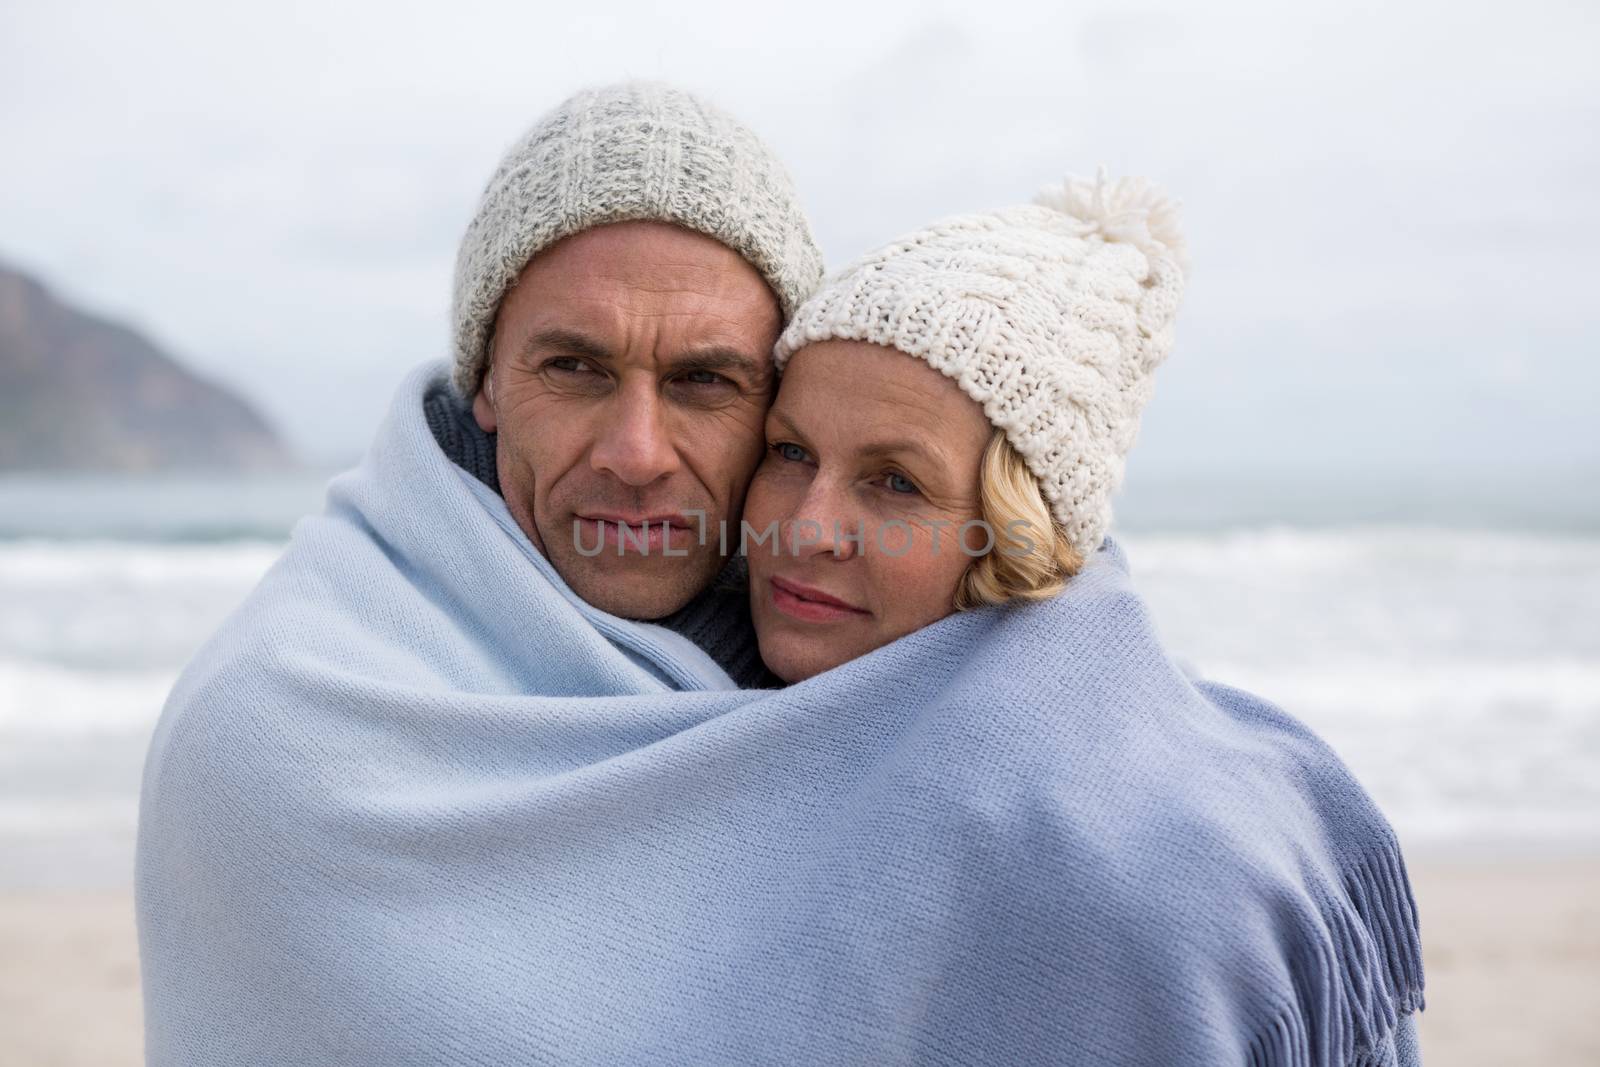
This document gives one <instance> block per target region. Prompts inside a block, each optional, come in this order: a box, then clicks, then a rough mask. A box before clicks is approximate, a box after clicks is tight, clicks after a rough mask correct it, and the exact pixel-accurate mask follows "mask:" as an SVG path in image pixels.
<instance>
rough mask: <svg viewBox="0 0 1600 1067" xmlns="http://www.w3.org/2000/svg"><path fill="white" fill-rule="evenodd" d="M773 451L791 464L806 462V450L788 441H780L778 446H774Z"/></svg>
mask: <svg viewBox="0 0 1600 1067" xmlns="http://www.w3.org/2000/svg"><path fill="white" fill-rule="evenodd" d="M772 450H773V451H774V452H776V453H777V454H778V455H779V456H781V457H783V458H784V459H786V460H788V461H789V462H790V463H804V462H805V461H806V450H805V449H803V448H801V447H800V446H799V445H796V444H790V443H789V442H787V441H780V442H779V443H778V444H775V445H773V446H772Z"/></svg>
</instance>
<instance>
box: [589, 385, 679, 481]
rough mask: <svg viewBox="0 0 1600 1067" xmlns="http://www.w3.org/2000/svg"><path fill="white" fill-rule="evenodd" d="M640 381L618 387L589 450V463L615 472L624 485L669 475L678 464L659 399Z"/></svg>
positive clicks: (603, 414)
mask: <svg viewBox="0 0 1600 1067" xmlns="http://www.w3.org/2000/svg"><path fill="white" fill-rule="evenodd" d="M644 384H645V383H639V385H638V386H637V387H634V388H624V389H619V390H618V391H617V393H616V395H615V397H614V398H613V401H612V403H611V404H609V405H607V408H608V410H606V411H604V412H602V413H601V416H600V428H599V431H598V435H597V437H596V439H595V442H594V445H593V446H592V447H591V448H590V450H589V462H590V465H591V466H592V467H593V468H594V469H595V470H597V471H606V472H607V473H609V474H612V475H614V476H615V477H616V478H617V479H618V480H619V481H621V482H623V483H624V484H625V485H630V486H635V487H642V486H646V485H649V484H650V483H652V482H654V481H656V480H657V479H659V478H662V477H665V476H666V475H669V474H672V473H674V472H675V471H677V469H678V467H679V466H680V465H681V460H680V459H679V456H678V449H677V446H676V445H674V444H673V442H672V438H671V436H670V435H669V434H668V431H667V426H666V421H665V412H663V411H662V405H661V398H660V397H659V396H658V395H657V393H656V391H655V390H654V389H653V388H646V387H643V386H644Z"/></svg>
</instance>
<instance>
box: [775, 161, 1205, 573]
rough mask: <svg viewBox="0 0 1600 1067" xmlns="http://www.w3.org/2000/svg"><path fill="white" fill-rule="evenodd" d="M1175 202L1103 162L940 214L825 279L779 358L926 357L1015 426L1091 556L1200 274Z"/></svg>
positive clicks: (1002, 425)
mask: <svg viewBox="0 0 1600 1067" xmlns="http://www.w3.org/2000/svg"><path fill="white" fill-rule="evenodd" d="M1178 206H1179V205H1178V203H1177V202H1176V201H1173V200H1171V199H1169V198H1168V197H1167V196H1166V195H1165V194H1164V193H1163V192H1162V191H1161V190H1160V189H1159V188H1158V187H1157V186H1155V185H1153V184H1152V183H1150V182H1149V181H1148V180H1146V179H1144V178H1138V177H1124V178H1117V179H1115V180H1111V179H1108V178H1107V176H1106V172H1105V168H1104V167H1101V168H1100V169H1099V172H1098V173H1097V175H1096V176H1095V178H1094V179H1093V180H1088V179H1083V178H1076V177H1069V178H1068V179H1067V180H1066V181H1065V182H1063V183H1061V184H1059V185H1054V186H1050V187H1047V188H1045V189H1044V190H1042V191H1041V192H1040V193H1039V195H1038V196H1037V197H1036V198H1035V200H1034V202H1033V203H1031V204H1026V205H1020V206H1017V207H1011V208H1006V209H1004V210H1001V211H995V212H989V213H983V214H971V215H958V216H954V217H951V218H946V219H942V220H940V221H938V222H935V223H933V224H932V225H931V226H928V227H926V228H924V229H921V230H917V231H915V232H913V233H910V234H907V235H905V236H904V237H901V238H900V239H898V240H896V241H893V242H891V243H890V244H888V245H885V246H884V247H882V248H880V249H878V250H876V251H874V252H870V253H868V254H867V255H865V256H863V257H861V258H860V259H858V260H856V261H855V262H854V263H852V264H850V265H849V266H847V267H845V268H843V269H842V270H840V271H838V272H837V273H835V274H833V275H832V276H830V277H829V278H827V279H826V280H825V281H824V282H823V284H822V287H821V288H820V289H819V290H818V291H817V292H816V293H814V294H813V295H812V296H811V298H810V299H809V300H807V301H806V302H805V303H804V304H803V305H801V307H800V309H799V310H798V311H796V312H795V314H794V317H793V318H792V319H791V320H790V322H789V325H788V327H787V328H786V329H785V330H784V332H783V334H782V336H781V337H780V338H779V339H778V344H777V348H776V351H775V352H774V361H775V362H776V364H777V366H778V369H779V370H780V371H781V370H782V369H783V366H784V365H785V364H786V363H787V362H788V360H789V358H790V357H791V356H792V355H794V353H795V352H797V351H799V350H800V349H802V348H804V347H806V346H807V345H811V344H816V343H819V342H822V341H831V340H843V341H865V342H869V343H872V344H879V345H885V346H887V347H890V348H896V349H899V350H900V351H902V352H904V353H906V354H907V355H909V356H913V357H915V358H917V359H921V360H924V361H925V362H927V363H928V364H929V365H930V366H932V367H933V368H934V369H935V370H937V371H939V372H940V373H942V374H944V375H946V376H947V377H950V378H952V379H954V380H955V381H956V383H957V384H958V385H960V386H961V388H962V390H963V391H964V392H966V393H967V395H968V396H970V397H972V399H973V400H975V401H977V402H978V403H979V404H980V405H982V407H983V412H984V414H985V416H987V417H988V419H989V421H990V422H991V423H993V424H994V425H995V427H997V428H998V429H1000V430H1002V431H1004V432H1005V435H1006V438H1007V440H1009V441H1010V442H1011V445H1012V447H1013V448H1015V449H1016V450H1017V452H1018V454H1020V455H1021V457H1022V459H1023V461H1024V462H1025V463H1026V464H1027V466H1028V469H1029V470H1030V471H1031V472H1032V473H1033V475H1034V477H1036V478H1037V479H1038V480H1039V485H1040V488H1041V490H1042V491H1043V493H1044V497H1045V500H1046V501H1047V502H1048V503H1049V505H1050V510H1051V513H1052V514H1053V515H1054V516H1055V519H1056V521H1057V522H1059V523H1060V524H1061V526H1062V528H1063V529H1064V530H1065V531H1066V534H1067V539H1068V542H1069V543H1070V544H1071V545H1072V547H1073V548H1074V549H1075V550H1077V551H1078V552H1079V553H1080V554H1081V555H1082V556H1083V557H1084V558H1085V559H1087V558H1088V557H1089V556H1090V555H1091V554H1092V553H1094V552H1095V550H1097V549H1098V548H1099V547H1100V542H1101V540H1102V539H1103V537H1104V536H1105V533H1106V530H1107V529H1108V528H1109V527H1110V525H1111V496H1112V494H1113V493H1114V492H1116V490H1117V489H1118V488H1120V487H1121V485H1122V478H1123V472H1124V469H1125V466H1126V459H1127V454H1128V451H1129V450H1130V449H1131V448H1132V447H1133V443H1134V440H1135V439H1136V437H1137V436H1138V432H1139V417H1140V414H1141V413H1142V412H1143V410H1144V407H1145V404H1146V403H1148V401H1149V399H1150V396H1151V392H1152V389H1153V387H1154V379H1153V374H1154V371H1155V369H1156V368H1157V367H1158V366H1160V365H1161V363H1162V362H1163V361H1165V360H1166V358H1167V355H1168V353H1169V352H1171V350H1172V344H1173V333H1174V323H1175V320H1176V317H1177V312H1178V305H1179V303H1180V301H1181V299H1182V297H1183V290H1184V285H1185V282H1186V281H1187V278H1188V273H1189V257H1188V249H1187V247H1186V244H1185V241H1184V238H1183V234H1182V232H1181V231H1180V229H1179V226H1178Z"/></svg>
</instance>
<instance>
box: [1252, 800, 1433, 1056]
mask: <svg viewBox="0 0 1600 1067" xmlns="http://www.w3.org/2000/svg"><path fill="white" fill-rule="evenodd" d="M1344 889H1345V896H1344V899H1341V900H1323V901H1321V915H1320V918H1321V919H1322V924H1323V925H1322V929H1321V930H1320V931H1319V932H1318V936H1317V937H1316V938H1315V939H1314V940H1313V942H1312V944H1311V947H1310V949H1309V951H1308V952H1307V953H1306V955H1305V956H1303V957H1302V958H1300V959H1295V960H1291V961H1290V972H1291V977H1292V980H1293V985H1294V994H1295V996H1294V1002H1293V1003H1292V1004H1290V1005H1288V1006H1286V1007H1284V1008H1282V1009H1280V1010H1279V1011H1278V1013H1277V1014H1276V1015H1274V1016H1273V1017H1272V1018H1271V1019H1270V1020H1269V1021H1268V1022H1267V1024H1266V1025H1265V1026H1263V1027H1262V1029H1261V1030H1260V1032H1259V1033H1257V1035H1256V1037H1255V1039H1254V1040H1253V1041H1252V1042H1251V1045H1250V1064H1251V1067H1346V1065H1352V1064H1360V1063H1364V1062H1368V1061H1367V1059H1366V1056H1365V1054H1366V1053H1367V1052H1368V1051H1369V1050H1371V1049H1374V1048H1376V1047H1377V1046H1378V1045H1379V1044H1380V1043H1381V1042H1382V1041H1383V1040H1384V1039H1385V1038H1386V1037H1387V1036H1388V1035H1389V1034H1390V1033H1392V1032H1393V1031H1394V1028H1395V1027H1396V1025H1398V1023H1399V1013H1400V1012H1413V1011H1421V1010H1422V1009H1424V1008H1425V1007H1426V1006H1427V1005H1426V1002H1425V1000H1424V998H1423V993H1422V987H1423V973H1422V939H1421V936H1420V934H1419V930H1418V922H1417V906H1416V898H1415V897H1414V896H1413V895H1412V892H1411V882H1410V880H1409V878H1408V877H1407V875H1406V866H1405V858H1404V857H1403V856H1402V855H1401V853H1400V845H1399V842H1398V841H1397V840H1395V838H1394V835H1393V832H1392V831H1389V832H1388V833H1387V835H1386V839H1385V841H1384V842H1383V843H1382V844H1380V845H1378V846H1376V847H1374V848H1372V849H1370V850H1368V851H1366V852H1365V853H1362V854H1361V855H1360V856H1359V857H1358V858H1357V860H1356V862H1355V863H1354V864H1353V865H1351V866H1350V867H1349V868H1348V869H1347V870H1346V872H1345V876H1344Z"/></svg>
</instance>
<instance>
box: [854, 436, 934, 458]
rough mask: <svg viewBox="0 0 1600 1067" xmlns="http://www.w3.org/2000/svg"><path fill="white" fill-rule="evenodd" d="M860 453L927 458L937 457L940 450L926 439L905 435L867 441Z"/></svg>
mask: <svg viewBox="0 0 1600 1067" xmlns="http://www.w3.org/2000/svg"><path fill="white" fill-rule="evenodd" d="M861 454H862V455H865V456H879V457H881V456H892V455H906V454H910V455H916V456H927V457H928V458H929V459H939V458H940V451H939V448H938V446H937V445H934V444H932V443H930V442H928V441H917V440H912V439H911V438H907V437H896V438H890V439H887V440H882V441H869V442H867V443H866V444H864V445H862V446H861Z"/></svg>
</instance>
